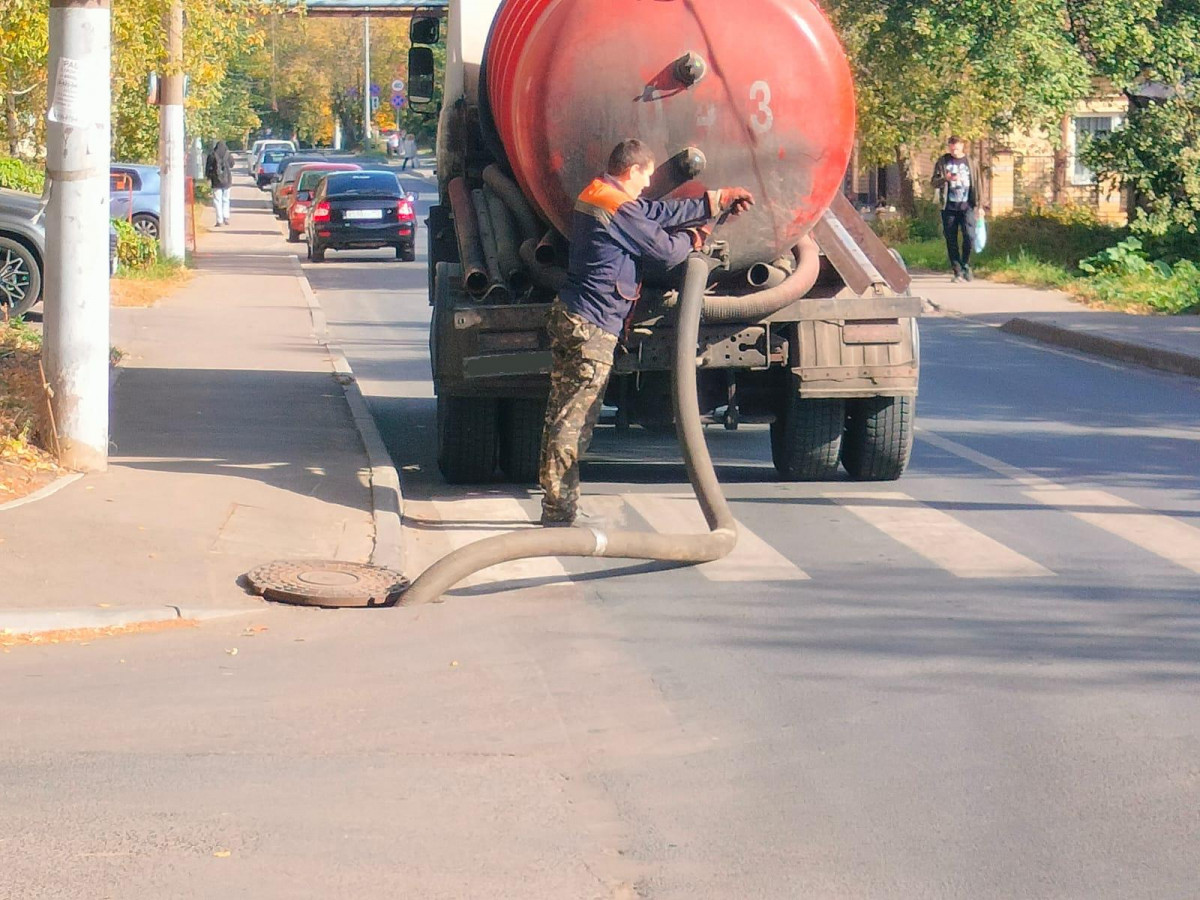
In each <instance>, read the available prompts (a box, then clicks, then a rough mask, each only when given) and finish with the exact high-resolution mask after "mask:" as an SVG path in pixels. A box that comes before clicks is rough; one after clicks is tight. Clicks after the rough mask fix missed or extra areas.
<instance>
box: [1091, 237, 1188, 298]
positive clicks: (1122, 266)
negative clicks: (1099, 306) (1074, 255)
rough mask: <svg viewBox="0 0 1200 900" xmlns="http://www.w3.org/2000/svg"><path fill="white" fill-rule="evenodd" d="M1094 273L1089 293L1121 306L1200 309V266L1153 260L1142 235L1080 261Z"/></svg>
mask: <svg viewBox="0 0 1200 900" xmlns="http://www.w3.org/2000/svg"><path fill="white" fill-rule="evenodd" d="M1079 268H1080V270H1081V271H1083V272H1085V273H1087V274H1088V275H1090V276H1092V277H1091V278H1090V279H1089V280H1088V284H1087V293H1088V294H1089V295H1091V296H1094V297H1095V298H1096V299H1098V300H1102V301H1104V302H1106V303H1113V304H1116V305H1120V306H1130V305H1135V306H1145V307H1149V308H1150V309H1153V310H1156V311H1158V312H1164V313H1171V314H1175V313H1182V312H1189V311H1191V310H1193V309H1200V269H1197V268H1196V265H1195V263H1193V262H1192V261H1191V260H1187V259H1183V260H1179V261H1178V262H1176V263H1175V265H1174V266H1172V265H1171V264H1170V263H1168V262H1166V261H1165V260H1161V259H1149V258H1148V257H1147V254H1146V251H1145V247H1144V245H1143V244H1142V241H1141V240H1140V239H1139V238H1136V237H1131V238H1126V239H1125V240H1123V241H1121V242H1120V243H1118V244H1115V245H1114V246H1112V247H1107V248H1105V249H1104V250H1101V251H1100V252H1099V253H1097V254H1095V255H1094V256H1091V257H1088V258H1087V259H1085V260H1083V261H1081V262H1080V263H1079Z"/></svg>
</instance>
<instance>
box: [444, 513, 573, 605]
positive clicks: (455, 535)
mask: <svg viewBox="0 0 1200 900" xmlns="http://www.w3.org/2000/svg"><path fill="white" fill-rule="evenodd" d="M433 506H434V508H435V509H436V510H437V513H438V515H439V517H440V518H441V522H442V525H441V528H440V529H439V531H441V532H442V533H443V534H444V535H445V538H446V540H447V541H448V542H449V543H450V545H451V549H453V550H457V549H458V548H459V547H463V546H465V545H467V544H470V543H474V542H475V541H481V540H483V539H484V538H488V537H494V536H496V535H500V534H507V533H508V532H510V531H513V530H515V529H518V528H536V527H538V526H537V525H536V524H534V523H533V522H531V521H530V517H529V513H528V512H527V511H526V510H525V508H524V507H522V506H521V504H520V503H519V502H518V501H517V500H516V499H515V498H514V497H464V498H462V499H460V500H445V501H435V502H434V504H433ZM489 526H492V527H489ZM430 562H432V560H430ZM566 578H567V570H566V569H564V568H563V564H562V562H560V561H559V560H558V559H556V558H554V557H539V558H537V559H516V560H513V561H512V562H506V563H501V564H500V565H498V566H492V567H491V568H490V569H484V570H483V571H482V572H477V573H476V574H474V575H472V576H470V577H469V578H467V579H465V580H463V581H462V582H460V583H459V585H458V586H459V587H473V586H475V585H480V584H497V583H499V582H505V581H523V580H527V579H559V580H564V581H565V580H566Z"/></svg>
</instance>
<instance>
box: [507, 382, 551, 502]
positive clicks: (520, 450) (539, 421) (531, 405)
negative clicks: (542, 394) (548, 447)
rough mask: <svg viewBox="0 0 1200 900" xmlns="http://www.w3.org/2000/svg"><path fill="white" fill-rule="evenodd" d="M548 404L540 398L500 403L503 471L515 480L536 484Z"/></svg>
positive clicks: (521, 482)
mask: <svg viewBox="0 0 1200 900" xmlns="http://www.w3.org/2000/svg"><path fill="white" fill-rule="evenodd" d="M545 422H546V404H545V403H544V402H543V401H541V400H502V401H501V403H500V471H501V472H503V473H504V477H505V479H506V480H508V481H510V482H512V483H513V484H535V483H536V482H537V480H538V462H539V460H540V457H541V452H542V430H543V428H544V426H545Z"/></svg>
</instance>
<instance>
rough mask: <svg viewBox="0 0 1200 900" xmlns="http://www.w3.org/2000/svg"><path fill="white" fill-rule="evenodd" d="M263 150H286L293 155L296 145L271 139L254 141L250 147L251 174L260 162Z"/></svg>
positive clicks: (291, 142)
mask: <svg viewBox="0 0 1200 900" xmlns="http://www.w3.org/2000/svg"><path fill="white" fill-rule="evenodd" d="M264 150H288V151H290V152H292V153H295V152H296V144H295V142H294V141H277V140H273V139H267V140H262V141H255V142H254V143H253V144H252V145H251V147H250V171H251V172H253V171H254V170H255V169H257V168H258V164H259V163H260V162H261V161H262V154H263V151H264Z"/></svg>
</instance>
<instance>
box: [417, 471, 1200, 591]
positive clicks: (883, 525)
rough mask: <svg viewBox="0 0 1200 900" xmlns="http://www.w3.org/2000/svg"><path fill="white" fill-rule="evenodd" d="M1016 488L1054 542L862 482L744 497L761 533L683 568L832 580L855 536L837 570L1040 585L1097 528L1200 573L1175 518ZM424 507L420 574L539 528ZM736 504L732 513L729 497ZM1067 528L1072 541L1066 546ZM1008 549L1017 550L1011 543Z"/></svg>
mask: <svg viewBox="0 0 1200 900" xmlns="http://www.w3.org/2000/svg"><path fill="white" fill-rule="evenodd" d="M1030 488H1033V489H1032V490H1031V489H1030ZM1017 491H1019V496H1020V497H1022V498H1024V500H1023V502H1024V503H1025V504H1027V511H1028V512H1036V513H1037V516H1036V517H1034V518H1031V519H1029V520H1028V521H1030V522H1033V523H1036V527H1037V528H1039V529H1044V528H1047V527H1053V528H1054V531H1055V534H1054V535H1049V534H1047V535H1045V536H1044V538H1039V537H1038V536H1036V535H1030V534H1025V533H1024V532H1022V531H1021V530H1020V529H1019V528H1014V527H1013V522H1012V520H1011V519H1010V520H1009V521H1008V522H1007V524H1000V525H997V524H995V522H996V520H995V519H990V518H987V517H981V516H980V515H978V514H976V515H974V516H972V515H970V514H964V513H961V512H958V507H957V506H954V505H949V504H940V503H932V502H923V501H922V500H919V499H917V498H916V497H914V496H912V495H911V494H909V493H907V492H904V491H898V490H873V489H870V488H869V487H868V486H865V485H864V486H847V487H846V488H845V489H843V490H835V491H829V490H820V489H818V488H814V489H813V490H812V491H811V492H809V496H807V497H797V498H796V499H797V500H803V503H798V504H796V505H794V506H793V505H791V504H789V503H787V502H786V500H785V501H783V502H780V501H779V498H772V501H773V502H772V505H771V509H772V512H771V514H770V515H769V516H767V517H764V516H763V515H762V509H761V508H759V509H754V502H753V498H748V500H747V503H748V505H746V506H742V507H741V508H742V510H743V511H744V512H746V514H747V515H750V514H751V513H753V515H754V516H756V518H755V519H754V521H755V523H756V526H757V529H754V528H750V527H747V525H746V524H745V523H744V522H742V521H739V523H738V527H739V540H738V544H737V547H736V549H735V550H734V551H733V552H732V553H731V554H730V555H729V556H727V557H726V558H724V559H721V560H717V561H715V562H711V563H705V564H703V565H700V566H697V567H695V568H694V569H691V570H690V571H691V572H693V573H694V576H693V577H700V578H703V579H705V580H707V581H710V582H715V583H724V584H729V583H796V582H806V581H815V580H818V579H820V578H828V577H830V573H831V571H833V569H834V568H836V566H835V565H834V564H831V563H830V561H829V559H828V554H827V553H826V551H827V550H828V549H829V547H830V546H831V545H830V544H829V543H823V542H824V541H828V540H833V539H832V538H827V537H826V535H825V532H828V531H829V530H830V529H832V530H833V531H835V532H836V533H837V534H838V535H839V539H840V540H843V541H844V540H845V537H846V536H847V535H852V536H853V537H852V542H853V546H851V547H850V548H849V549H847V548H846V547H845V546H842V547H841V548H840V550H841V553H840V559H841V561H842V564H843V566H844V565H845V564H846V561H847V560H852V559H854V558H855V556H856V554H859V555H860V557H861V559H862V560H874V561H875V562H874V563H863V564H864V565H866V564H874V565H877V566H881V567H885V568H887V569H888V570H889V571H893V570H901V569H903V570H906V571H907V570H913V569H919V568H922V567H925V568H932V569H934V570H939V571H941V572H942V573H944V574H945V575H947V576H949V577H951V578H953V579H961V580H982V579H993V580H1008V579H1046V578H1052V577H1055V576H1058V575H1061V574H1062V572H1063V571H1065V570H1068V569H1069V570H1071V571H1073V572H1076V573H1078V572H1080V571H1088V570H1089V569H1093V568H1094V565H1095V560H1094V559H1093V557H1092V556H1091V549H1090V544H1091V543H1092V542H1093V541H1089V535H1091V537H1092V538H1093V539H1094V538H1095V537H1096V535H1095V534H1094V533H1092V532H1090V531H1089V530H1090V529H1100V530H1101V531H1104V532H1107V533H1109V534H1110V535H1116V536H1117V537H1119V538H1121V539H1123V540H1124V541H1125V542H1127V544H1128V545H1129V552H1130V553H1131V554H1140V555H1141V558H1142V562H1143V563H1145V562H1147V558H1146V556H1147V554H1149V555H1150V556H1153V557H1157V558H1158V559H1159V560H1160V561H1161V562H1165V563H1167V564H1168V566H1167V568H1166V570H1165V574H1167V575H1172V574H1174V575H1176V576H1181V575H1182V576H1184V577H1190V576H1188V575H1187V573H1189V572H1190V573H1200V528H1197V527H1195V526H1194V525H1192V524H1189V523H1187V522H1185V521H1183V520H1182V519H1181V518H1179V517H1176V516H1171V515H1167V514H1163V513H1159V512H1156V511H1152V510H1146V509H1143V508H1142V507H1139V506H1136V505H1135V504H1133V503H1130V502H1129V501H1126V500H1123V499H1121V498H1119V497H1116V496H1115V495H1112V494H1109V493H1106V492H1103V491H1094V490H1071V489H1067V488H1064V487H1061V486H1058V485H1053V484H1051V483H1050V482H1046V481H1044V480H1039V483H1037V484H1031V483H1023V484H1020V485H1018V486H1017ZM1014 493H1015V492H1014ZM427 505H428V506H430V507H433V508H435V509H436V511H437V517H438V519H439V520H440V521H439V525H438V528H437V531H438V533H439V534H440V535H441V538H442V542H441V544H440V545H437V546H432V545H431V546H430V547H429V552H428V553H427V555H429V556H430V558H429V559H427V560H424V561H423V562H422V563H419V564H418V565H419V567H423V565H424V564H428V563H429V562H432V560H433V559H434V558H436V557H437V556H438V555H440V554H441V553H444V552H446V551H448V550H450V549H455V548H457V547H460V546H464V545H465V544H467V543H470V542H472V541H475V540H479V539H482V538H485V537H489V536H492V535H498V534H503V533H505V532H507V531H510V530H512V529H514V528H530V527H536V526H535V525H534V522H535V521H536V517H537V513H538V501H537V498H536V497H532V496H526V497H520V498H518V497H515V496H501V495H488V496H470V497H464V498H462V499H454V500H438V501H433V502H431V503H429V504H427ZM589 505H591V506H592V507H593V510H594V511H595V510H599V511H601V512H602V516H601V518H602V520H603V521H602V522H601V523H600V525H601V527H606V528H612V529H617V528H620V529H631V530H638V529H649V530H650V531H653V532H657V533H659V534H676V533H696V532H701V531H703V530H704V529H705V527H706V526H705V522H704V519H703V516H702V514H701V512H700V509H699V507H698V505H697V504H696V502H695V499H694V498H692V497H691V496H690V495H689V494H686V493H681V492H674V493H661V492H653V491H645V492H636V493H633V492H631V493H623V494H619V495H608V496H593V497H587V498H585V500H584V506H585V508H586V507H588V506H589ZM733 507H734V510H735V514H736V513H737V512H738V509H739V502H738V501H737V500H736V499H735V500H734V501H733ZM939 507H942V508H939ZM1022 514H1023V513H1022ZM1047 514H1062V520H1061V521H1060V520H1058V519H1055V520H1054V523H1056V524H1052V523H1051V522H1050V521H1049V520H1047V519H1046V518H1045V516H1046V515H1047ZM964 519H970V521H969V522H968V521H965V520H964ZM776 521H777V522H778V527H776V525H775V522H776ZM764 522H766V523H767V524H764ZM1071 523H1074V524H1071ZM1069 528H1074V529H1076V530H1077V533H1075V534H1074V535H1073V536H1072V537H1071V538H1069V539H1067V538H1063V536H1062V534H1063V531H1064V529H1069ZM989 532H991V533H989ZM1013 543H1015V544H1017V546H1016V547H1014V546H1010V544H1013ZM888 547H890V548H891V549H890V550H889V549H887V548H888ZM881 548H882V549H881ZM1043 548H1044V549H1043ZM571 571H573V564H570V563H567V561H565V560H561V559H529V560H517V561H514V562H510V563H504V564H502V565H500V566H495V567H493V568H491V569H488V570H486V571H484V572H481V573H477V574H476V575H474V576H472V577H471V579H470V580H469V581H468V582H466V583H465V586H468V587H470V586H482V585H495V586H497V587H498V586H499V585H500V584H501V583H510V584H518V585H522V586H529V585H537V584H548V583H561V582H565V581H567V580H569V579H570V573H571Z"/></svg>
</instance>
